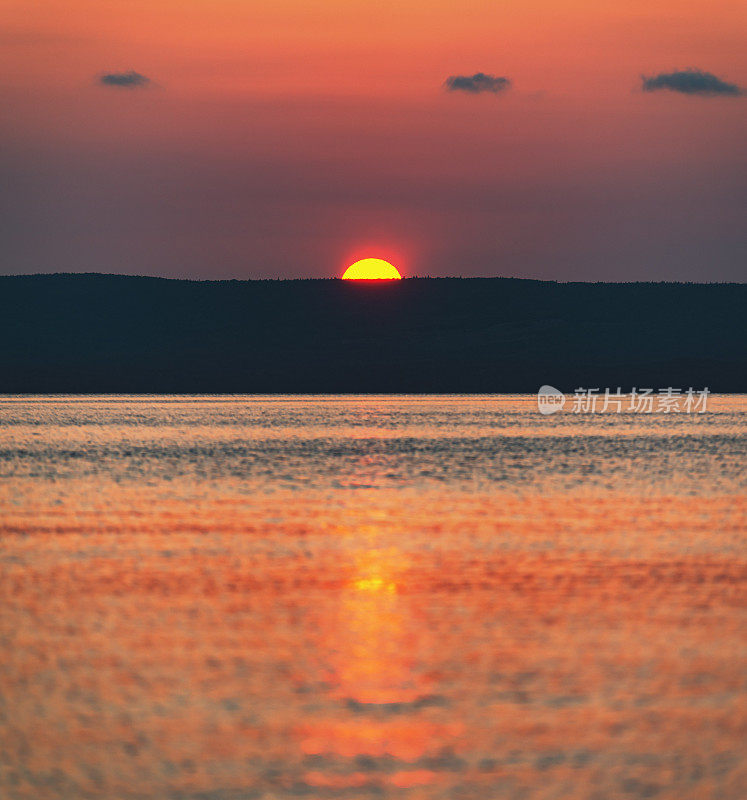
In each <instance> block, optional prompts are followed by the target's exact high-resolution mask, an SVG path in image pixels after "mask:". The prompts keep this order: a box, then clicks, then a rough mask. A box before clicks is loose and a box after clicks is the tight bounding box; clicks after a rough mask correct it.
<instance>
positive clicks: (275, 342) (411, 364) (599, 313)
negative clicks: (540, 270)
mask: <svg viewBox="0 0 747 800" xmlns="http://www.w3.org/2000/svg"><path fill="white" fill-rule="evenodd" d="M746 317H747V285H744V284H678V283H628V284H622V283H553V282H547V281H530V280H518V279H510V278H468V279H462V278H423V279H420V278H413V279H408V280H403V281H396V282H391V283H389V282H385V283H380V284H376V283H373V284H372V283H366V284H361V283H355V282H350V281H340V280H308V281H303V280H301V281H183V280H165V279H161V278H139V277H127V276H120V275H68V274H64V275H34V276H15V277H0V342H1V343H2V347H1V348H0V392H198V393H200V392H207V393H211V392H535V391H537V388H538V387H539V386H540V385H541V384H544V383H548V384H551V385H553V386H556V387H558V388H559V389H561V390H563V391H572V390H573V389H574V388H576V387H577V386H583V387H600V388H604V387H606V386H610V387H613V388H614V387H616V386H621V387H622V388H623V390H629V389H630V388H631V387H632V386H637V387H644V386H650V387H652V388H656V389H658V388H662V387H666V386H673V387H675V388H687V387H688V386H693V387H695V388H702V387H703V386H705V385H707V386H708V387H710V388H711V389H712V390H714V391H725V392H744V391H747V323H746V322H745V320H746Z"/></svg>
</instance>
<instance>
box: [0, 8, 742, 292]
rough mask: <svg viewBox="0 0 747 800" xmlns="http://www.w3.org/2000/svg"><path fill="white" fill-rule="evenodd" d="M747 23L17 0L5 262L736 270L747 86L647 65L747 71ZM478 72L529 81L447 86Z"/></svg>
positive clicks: (318, 271) (219, 268)
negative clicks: (376, 261)
mask: <svg viewBox="0 0 747 800" xmlns="http://www.w3.org/2000/svg"><path fill="white" fill-rule="evenodd" d="M746 33H747V7H746V6H745V5H744V3H743V2H735V1H732V0H722V1H721V2H711V3H706V2H701V1H700V0H698V1H695V0H689V1H688V0H681V1H680V2H672V0H664V2H655V3H652V2H650V0H649V2H644V1H643V0H633V1H632V2H625V3H619V2H604V1H602V2H599V1H596V2H582V1H581V0H574V1H571V0H564V1H563V2H549V1H547V0H543V1H542V2H531V1H530V2H521V3H518V2H517V3H513V2H504V3H500V2H494V3H486V2H475V0H468V2H466V3H460V4H456V3H445V2H427V3H426V2H425V0H404V2H384V3H371V2H363V0H345V1H344V2H343V1H342V0H327V2H313V3H312V2H301V1H300V0H274V2H258V1H257V0H255V1H254V2H247V1H246V0H179V2H175V0H170V1H169V2H165V1H164V0H147V1H146V0H128V2H127V3H122V2H111V0H65V2H62V1H61V0H36V1H35V2H34V3H28V2H26V0H24V1H23V2H21V1H20V0H10V1H9V0H0V44H1V45H2V46H1V47H0V68H1V69H2V74H3V76H4V79H3V87H2V88H1V89H0V102H2V106H3V109H4V113H3V114H2V116H1V117H0V151H1V152H2V153H3V155H0V170H2V172H3V173H4V174H6V177H7V180H6V181H5V185H6V188H5V189H4V190H2V194H0V209H2V210H5V211H6V212H7V215H6V226H7V229H6V230H0V233H3V234H4V235H6V236H8V237H9V238H10V247H9V250H8V255H7V260H6V262H4V263H3V265H2V271H3V272H9V273H16V272H30V271H54V270H56V269H66V270H75V269H81V270H86V271H91V270H96V271H117V272H137V273H148V274H165V275H184V276H190V277H191V276H199V277H211V276H216V277H262V276H290V277H295V276H324V275H334V274H339V273H340V272H341V269H342V267H344V265H345V264H344V262H345V261H346V259H348V258H349V257H362V256H367V255H371V256H380V257H384V258H389V259H390V260H391V259H392V258H395V257H398V258H399V259H400V262H401V263H400V264H399V265H398V266H401V267H402V269H403V271H404V272H405V273H406V274H413V273H419V274H426V273H430V274H465V275H467V274H515V275H521V276H529V277H546V278H560V279H589V278H593V279H645V278H666V279H701V280H703V279H729V278H731V279H735V278H738V277H739V276H740V274H741V273H742V272H743V269H742V266H741V265H742V264H743V263H744V262H745V260H746V257H747V252H746V248H745V238H744V227H745V226H744V225H743V219H744V212H745V207H744V206H745V183H746V181H745V148H744V144H743V143H744V141H745V140H747V98H745V97H701V96H686V95H681V94H677V93H675V92H666V91H662V92H651V93H645V92H642V91H641V75H643V74H645V75H655V74H658V73H662V72H672V71H674V70H682V69H686V68H689V67H693V68H697V69H700V70H704V71H706V72H710V73H713V74H715V75H716V76H718V77H719V78H721V79H723V80H725V81H728V82H730V83H734V84H737V85H739V86H743V87H744V86H747V59H746V58H745V56H744V51H745V47H744V43H745V34H746ZM130 69H132V70H136V71H137V72H138V73H141V74H142V75H144V76H147V78H149V80H150V83H149V84H148V85H147V86H145V87H140V88H135V89H126V88H125V89H123V88H119V87H111V86H109V87H106V86H102V85H101V84H100V83H98V77H99V76H100V75H101V74H103V73H105V72H124V71H127V70H130ZM475 72H486V73H489V74H492V75H499V76H506V77H508V78H509V79H510V80H511V82H512V86H511V88H510V89H509V90H507V91H505V92H502V93H500V94H499V95H493V94H483V95H470V94H467V93H457V92H447V91H445V90H444V88H443V84H444V81H445V79H446V78H447V77H449V76H450V75H455V74H459V75H471V74H473V73H475ZM0 225H2V223H0ZM742 277H743V276H742Z"/></svg>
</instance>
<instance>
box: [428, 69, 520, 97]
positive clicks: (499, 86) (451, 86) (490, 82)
mask: <svg viewBox="0 0 747 800" xmlns="http://www.w3.org/2000/svg"><path fill="white" fill-rule="evenodd" d="M444 86H446V89H447V90H448V91H449V92H469V93H470V94H480V93H481V92H492V93H493V94H498V92H503V91H505V90H506V89H508V88H509V87H510V86H511V81H510V80H509V79H508V78H499V77H496V76H495V75H486V74H485V73H484V72H476V73H475V74H474V75H451V76H450V77H448V78H447V79H446V82H445V83H444Z"/></svg>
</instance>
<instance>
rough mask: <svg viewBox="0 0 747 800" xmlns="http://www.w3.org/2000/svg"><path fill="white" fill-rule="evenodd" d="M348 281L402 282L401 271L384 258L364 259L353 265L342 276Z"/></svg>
mask: <svg viewBox="0 0 747 800" xmlns="http://www.w3.org/2000/svg"><path fill="white" fill-rule="evenodd" d="M342 278H343V280H346V281H371V280H374V281H391V280H401V278H402V276H401V275H400V274H399V270H398V269H397V268H396V267H395V266H393V265H392V264H390V263H389V262H388V261H384V259H383V258H362V259H361V260H360V261H356V262H355V263H354V264H351V265H350V266H349V267H348V268H347V269H346V270H345V274H344V275H343V276H342Z"/></svg>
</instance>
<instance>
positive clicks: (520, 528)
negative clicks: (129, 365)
mask: <svg viewBox="0 0 747 800" xmlns="http://www.w3.org/2000/svg"><path fill="white" fill-rule="evenodd" d="M746 444H747V396H744V395H741V396H713V397H710V398H709V399H708V411H707V413H704V414H685V413H671V414H639V413H628V412H626V413H621V414H616V413H605V414H574V413H570V412H569V411H568V409H566V410H564V411H563V412H561V413H557V414H554V415H550V416H543V415H541V414H539V413H538V410H537V401H536V397H534V396H496V395H492V396H451V395H450V396H393V395H392V396H373V395H359V396H318V397H317V396H314V397H312V396H303V397H299V396H261V397H260V396H247V397H241V396H214V397H213V396H210V397H208V396H189V397H188V396H143V397H134V396H98V397H91V396H43V397H42V396H8V395H5V396H0V796H2V797H3V798H9V800H16V798H19V799H20V798H23V799H24V800H25V799H26V798H29V800H46V799H47V798H49V799H50V800H51V799H53V798H74V799H75V800H82V799H83V798H148V800H150V799H151V798H153V799H154V800H155V799H156V798H158V799H159V800H160V799H164V800H171V799H172V798H173V800H239V799H242V800H243V799H244V798H267V799H268V800H270V798H293V797H305V798H320V799H321V798H358V797H361V798H367V797H372V798H378V797H383V798H407V799H408V800H420V799H423V800H436V799H437V798H465V799H466V798H474V799H475V800H497V799H502V798H507V799H509V798H510V799H511V800H513V799H516V800H518V799H519V798H532V799H533V798H542V799H543V800H544V799H548V800H549V798H568V797H573V798H589V800H591V799H592V798H594V799H595V800H610V799H611V798H644V797H657V798H672V800H675V799H676V800H685V799H686V798H692V799H693V800H696V799H697V800H702V799H703V798H711V797H714V798H715V797H718V798H724V799H726V800H730V799H731V798H734V800H741V798H743V797H744V796H745V791H747V789H746V787H747V783H746V781H747V760H746V759H745V755H744V737H745V734H746V733H747V704H746V700H745V683H746V677H745V676H746V671H745V665H746V663H747V660H746V656H747V634H746V631H747V625H746V623H747V614H746V612H745V609H746V607H747V603H746V602H745V600H746V597H747V595H746V593H745V587H746V586H747V550H746V549H745V532H746V531H747V501H746V500H745V496H746V495H745V471H744V465H745V452H746V450H747V448H746Z"/></svg>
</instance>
